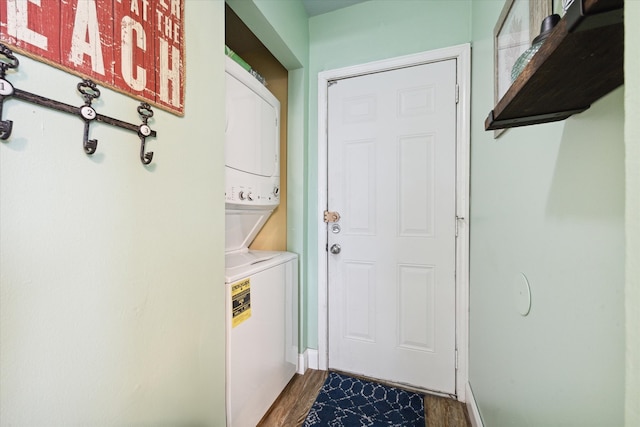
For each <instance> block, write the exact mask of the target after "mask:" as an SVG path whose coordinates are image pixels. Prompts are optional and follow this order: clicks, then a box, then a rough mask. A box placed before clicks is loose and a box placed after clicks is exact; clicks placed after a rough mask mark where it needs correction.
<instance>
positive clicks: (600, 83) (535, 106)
mask: <svg viewBox="0 0 640 427" xmlns="http://www.w3.org/2000/svg"><path fill="white" fill-rule="evenodd" d="M624 4H625V1H624V0H589V1H586V0H585V1H574V2H573V4H572V5H571V6H570V7H569V9H568V10H567V13H565V15H564V16H563V17H562V19H561V20H560V22H558V24H557V25H556V27H555V29H554V30H553V31H552V32H551V34H550V35H549V37H548V38H547V40H546V41H545V43H544V47H543V48H541V49H540V50H539V51H538V53H537V54H536V55H535V56H534V57H533V58H532V59H531V62H530V63H529V65H528V66H527V70H526V71H525V72H523V73H522V74H521V75H520V76H519V77H518V78H517V79H516V81H515V82H514V83H513V85H511V87H510V88H509V90H508V91H507V92H506V93H505V95H504V96H503V97H502V98H500V99H499V100H498V101H497V102H496V105H495V106H494V108H493V109H492V110H491V111H490V112H489V114H488V115H487V118H486V120H485V122H484V123H485V130H490V131H494V134H495V131H498V130H501V129H507V128H511V127H519V126H530V125H536V124H540V123H550V122H555V121H559V120H565V119H566V118H568V117H571V116H572V115H574V114H578V113H581V112H583V111H585V110H587V109H588V108H589V107H590V106H591V104H593V103H594V102H596V101H597V100H598V99H600V98H602V97H603V96H605V95H607V94H608V93H610V92H611V91H613V90H614V89H616V88H617V87H619V86H621V85H622V84H624V56H625V55H624V53H625V46H624Z"/></svg>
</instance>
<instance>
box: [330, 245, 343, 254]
mask: <svg viewBox="0 0 640 427" xmlns="http://www.w3.org/2000/svg"><path fill="white" fill-rule="evenodd" d="M329 250H330V251H331V253H332V254H334V255H337V254H339V253H340V251H341V250H342V248H341V247H340V245H339V244H337V243H334V244H333V245H331V248H330V249H329Z"/></svg>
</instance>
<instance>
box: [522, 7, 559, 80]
mask: <svg viewBox="0 0 640 427" xmlns="http://www.w3.org/2000/svg"><path fill="white" fill-rule="evenodd" d="M558 22H560V15H558V14H555V13H554V14H553V15H549V16H547V17H546V18H544V20H543V21H542V24H541V25H540V34H539V35H538V36H537V37H536V38H535V39H533V43H532V44H531V47H530V48H529V49H527V50H525V51H524V52H523V53H522V55H520V57H519V58H518V60H517V61H516V63H515V64H513V68H512V69H511V82H512V83H513V81H514V80H515V79H517V78H518V76H519V75H520V73H521V72H522V70H523V69H524V67H526V65H527V64H528V63H529V61H531V58H533V55H535V54H536V52H537V51H538V50H539V49H540V47H541V46H542V44H543V43H544V41H545V40H546V39H547V37H549V34H551V30H553V27H555V26H556V24H557V23H558Z"/></svg>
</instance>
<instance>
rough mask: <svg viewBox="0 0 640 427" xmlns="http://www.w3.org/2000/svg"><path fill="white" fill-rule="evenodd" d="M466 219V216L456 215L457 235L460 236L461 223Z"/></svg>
mask: <svg viewBox="0 0 640 427" xmlns="http://www.w3.org/2000/svg"><path fill="white" fill-rule="evenodd" d="M462 221H464V217H462V216H458V215H456V237H458V233H459V232H460V223H461V222H462Z"/></svg>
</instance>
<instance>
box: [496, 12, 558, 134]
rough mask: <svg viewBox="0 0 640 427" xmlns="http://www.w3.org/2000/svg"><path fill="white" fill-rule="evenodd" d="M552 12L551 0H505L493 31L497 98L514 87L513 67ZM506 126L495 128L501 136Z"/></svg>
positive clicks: (497, 99)
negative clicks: (512, 83) (512, 82)
mask: <svg viewBox="0 0 640 427" xmlns="http://www.w3.org/2000/svg"><path fill="white" fill-rule="evenodd" d="M552 13H553V1H552V0H505V3H504V6H503V7H502V11H501V12H500V16H499V17H498V21H497V22H496V26H495V28H494V30H493V53H494V57H493V71H494V84H493V88H494V101H495V104H497V103H498V101H499V100H500V98H502V96H503V95H504V94H505V93H506V92H507V90H508V89H509V87H510V86H511V69H512V68H513V65H514V64H515V62H516V60H517V59H518V57H520V55H522V53H523V52H524V51H525V50H527V49H528V48H529V47H530V46H531V42H532V40H533V39H534V38H535V37H536V36H537V35H538V33H539V32H540V24H541V23H542V21H543V20H544V18H545V17H547V16H549V15H551V14H552ZM505 130H506V129H500V130H496V131H494V136H493V137H494V138H498V137H499V136H500V135H502V134H503V133H504V132H505Z"/></svg>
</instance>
